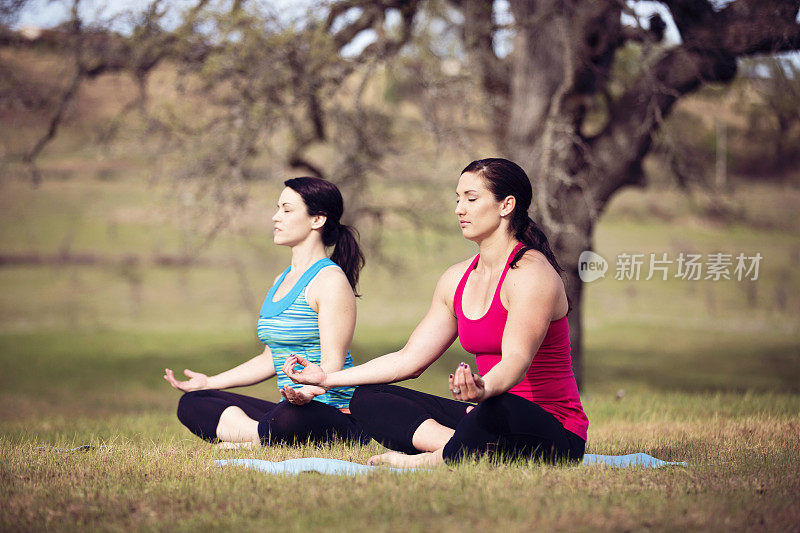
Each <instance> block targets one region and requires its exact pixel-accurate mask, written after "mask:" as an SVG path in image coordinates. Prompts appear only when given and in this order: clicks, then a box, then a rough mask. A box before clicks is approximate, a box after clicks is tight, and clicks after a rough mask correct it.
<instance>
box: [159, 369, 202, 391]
mask: <svg viewBox="0 0 800 533" xmlns="http://www.w3.org/2000/svg"><path fill="white" fill-rule="evenodd" d="M183 373H184V374H186V377H187V378H189V380H188V381H178V380H177V379H175V374H174V373H173V372H172V370H170V369H169V368H165V369H164V379H165V380H167V383H169V384H170V385H172V386H173V387H175V388H176V389H178V390H180V391H183V392H192V391H196V390H204V389H207V388H208V376H206V375H205V374H201V373H200V372H192V371H191V370H189V369H188V368H187V369H186V370H184V371H183Z"/></svg>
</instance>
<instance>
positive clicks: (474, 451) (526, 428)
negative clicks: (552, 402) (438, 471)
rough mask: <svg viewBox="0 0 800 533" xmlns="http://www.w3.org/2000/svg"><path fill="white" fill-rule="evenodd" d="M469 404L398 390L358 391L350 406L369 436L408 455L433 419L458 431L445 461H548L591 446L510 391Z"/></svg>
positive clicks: (578, 454)
mask: <svg viewBox="0 0 800 533" xmlns="http://www.w3.org/2000/svg"><path fill="white" fill-rule="evenodd" d="M470 405H471V404H468V403H464V402H458V401H455V400H449V399H447V398H440V397H439V396H433V395H431V394H425V393H424V392H417V391H414V390H410V389H406V388H403V387H398V386H396V385H365V386H361V387H358V388H357V389H356V392H355V394H354V395H353V399H352V400H351V401H350V409H351V411H352V413H353V416H354V417H355V418H356V419H357V420H358V422H359V423H360V424H361V427H363V428H364V431H366V432H367V433H368V434H369V435H371V436H372V438H374V439H375V440H377V441H378V442H380V443H381V444H383V445H384V446H386V447H387V448H390V449H392V450H397V451H401V452H405V453H408V454H417V453H420V450H417V449H416V448H415V447H414V445H413V444H412V442H411V439H412V437H413V435H414V432H415V431H416V430H417V428H418V427H419V426H420V424H422V422H424V421H425V420H428V419H433V420H435V421H436V422H438V423H439V424H441V425H443V426H447V427H449V428H453V429H455V430H456V432H455V434H454V435H453V436H452V437H451V439H450V440H449V441H448V442H447V444H446V445H445V447H444V451H443V456H444V459H445V461H454V460H458V459H461V458H463V457H464V456H467V455H483V454H486V453H489V454H491V455H494V456H495V457H496V456H498V455H499V456H501V457H508V458H514V457H524V458H527V457H533V458H536V459H540V460H544V461H548V462H559V461H580V460H581V459H582V458H583V453H584V449H585V446H586V441H585V440H584V439H582V438H580V437H579V436H578V435H576V434H574V433H572V432H571V431H567V430H566V429H564V426H563V425H561V422H559V421H558V420H557V419H556V418H555V417H554V416H553V415H551V414H550V413H548V412H547V411H545V410H544V409H542V408H541V407H540V406H539V405H537V404H535V403H534V402H531V401H529V400H526V399H525V398H522V397H520V396H516V395H514V394H510V393H507V392H506V393H503V394H500V395H498V396H493V397H492V398H489V399H487V400H485V401H483V402H481V403H479V404H478V405H477V406H475V408H474V409H473V410H472V411H470V412H469V413H467V407H470Z"/></svg>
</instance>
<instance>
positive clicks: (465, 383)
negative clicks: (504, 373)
mask: <svg viewBox="0 0 800 533" xmlns="http://www.w3.org/2000/svg"><path fill="white" fill-rule="evenodd" d="M449 385H450V392H451V393H452V394H453V398H455V399H456V400H459V401H462V402H480V401H481V400H483V397H484V396H485V395H486V385H485V384H484V383H483V378H481V377H480V376H479V375H478V374H473V373H472V370H470V368H469V365H468V364H466V363H461V364H459V365H458V368H456V371H455V373H453V374H450V383H449ZM470 410H471V409H470ZM470 410H467V412H469V411H470Z"/></svg>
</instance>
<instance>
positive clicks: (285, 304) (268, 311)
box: [260, 257, 336, 318]
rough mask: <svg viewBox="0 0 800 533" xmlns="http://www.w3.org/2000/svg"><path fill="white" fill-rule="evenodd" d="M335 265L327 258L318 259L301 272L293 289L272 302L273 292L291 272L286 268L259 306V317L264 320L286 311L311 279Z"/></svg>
mask: <svg viewBox="0 0 800 533" xmlns="http://www.w3.org/2000/svg"><path fill="white" fill-rule="evenodd" d="M335 264H336V263H334V262H333V261H331V260H330V259H329V258H327V257H325V258H323V259H320V260H319V261H317V262H316V263H314V264H313V265H311V266H310V267H308V269H307V270H306V271H305V272H303V275H302V276H300V279H298V280H297V283H295V284H294V287H292V288H291V289H290V290H289V292H288V293H286V295H285V296H284V297H283V298H281V299H280V300H278V301H277V302H273V301H272V299H273V298H274V297H275V291H277V290H278V287H279V286H280V284H281V282H283V280H284V278H286V275H287V274H288V273H289V271H290V270H291V267H289V268H287V269H286V270H285V271H284V272H283V274H282V275H281V277H280V279H278V281H276V282H275V284H274V285H273V286H272V288H270V290H269V292H268V293H267V297H266V298H265V299H264V303H263V304H261V313H260V314H261V316H262V317H264V318H269V317H273V316H275V315H279V314H281V313H283V312H284V311H286V309H288V308H289V306H290V305H292V304H293V303H294V301H295V300H296V299H297V297H298V296H299V295H300V293H301V292H302V291H303V289H305V288H306V285H308V283H309V282H310V281H311V280H312V279H314V276H316V275H317V274H318V273H319V271H320V270H322V269H323V268H325V267H327V266H331V265H335Z"/></svg>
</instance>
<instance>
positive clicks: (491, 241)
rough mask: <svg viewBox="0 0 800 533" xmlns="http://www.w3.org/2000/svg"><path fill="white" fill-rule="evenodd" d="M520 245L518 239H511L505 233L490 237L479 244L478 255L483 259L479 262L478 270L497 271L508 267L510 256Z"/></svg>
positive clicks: (497, 233)
mask: <svg viewBox="0 0 800 533" xmlns="http://www.w3.org/2000/svg"><path fill="white" fill-rule="evenodd" d="M517 244H518V241H517V239H515V238H513V237H511V236H510V235H509V234H508V233H507V232H505V231H498V232H495V233H493V234H492V235H489V236H488V237H486V238H485V239H483V240H482V241H480V242H479V243H478V253H480V255H481V258H480V259H479V260H478V265H477V267H478V268H486V269H489V270H492V271H493V270H495V269H497V268H500V269H501V268H503V267H505V265H506V261H507V260H508V256H509V255H510V254H511V251H512V250H513V249H514V247H515V246H516V245H517Z"/></svg>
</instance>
